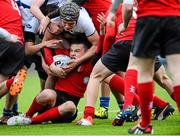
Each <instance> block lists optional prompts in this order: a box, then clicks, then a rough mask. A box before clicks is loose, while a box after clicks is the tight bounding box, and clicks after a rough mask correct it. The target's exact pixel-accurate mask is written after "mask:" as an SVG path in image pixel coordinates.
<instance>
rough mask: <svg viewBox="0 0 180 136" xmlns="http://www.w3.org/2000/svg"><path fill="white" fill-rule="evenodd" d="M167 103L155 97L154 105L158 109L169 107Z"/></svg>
mask: <svg viewBox="0 0 180 136" xmlns="http://www.w3.org/2000/svg"><path fill="white" fill-rule="evenodd" d="M167 104H168V103H167V102H165V101H164V100H162V99H161V98H159V97H158V96H153V105H154V106H156V107H158V108H164V107H166V106H167Z"/></svg>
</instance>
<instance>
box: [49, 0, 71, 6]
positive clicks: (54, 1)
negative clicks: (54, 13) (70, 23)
mask: <svg viewBox="0 0 180 136" xmlns="http://www.w3.org/2000/svg"><path fill="white" fill-rule="evenodd" d="M66 2H67V0H48V2H47V5H49V4H57V5H58V6H59V7H61V6H62V5H64V4H65V3H66Z"/></svg>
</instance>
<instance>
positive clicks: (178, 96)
mask: <svg viewBox="0 0 180 136" xmlns="http://www.w3.org/2000/svg"><path fill="white" fill-rule="evenodd" d="M173 93H174V98H175V100H176V104H177V107H178V110H179V112H180V86H175V87H174V92H173Z"/></svg>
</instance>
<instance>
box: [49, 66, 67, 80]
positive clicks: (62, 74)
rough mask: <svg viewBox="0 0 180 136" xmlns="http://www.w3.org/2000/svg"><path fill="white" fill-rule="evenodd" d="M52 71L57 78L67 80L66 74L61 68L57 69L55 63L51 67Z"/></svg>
mask: <svg viewBox="0 0 180 136" xmlns="http://www.w3.org/2000/svg"><path fill="white" fill-rule="evenodd" d="M50 70H51V71H52V72H53V73H54V74H55V75H56V76H57V77H60V78H65V77H66V75H67V74H66V72H65V71H64V70H63V69H62V68H60V67H57V66H56V65H55V64H54V63H52V64H51V65H50Z"/></svg>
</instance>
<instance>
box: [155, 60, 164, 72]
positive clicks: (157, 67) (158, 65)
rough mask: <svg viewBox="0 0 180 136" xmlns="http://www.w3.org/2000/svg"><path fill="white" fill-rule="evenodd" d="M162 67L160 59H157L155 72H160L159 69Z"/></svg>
mask: <svg viewBox="0 0 180 136" xmlns="http://www.w3.org/2000/svg"><path fill="white" fill-rule="evenodd" d="M161 66H162V64H161V62H160V59H159V58H158V57H156V58H155V65H154V70H155V72H156V71H158V70H159V68H160V67H161Z"/></svg>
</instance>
